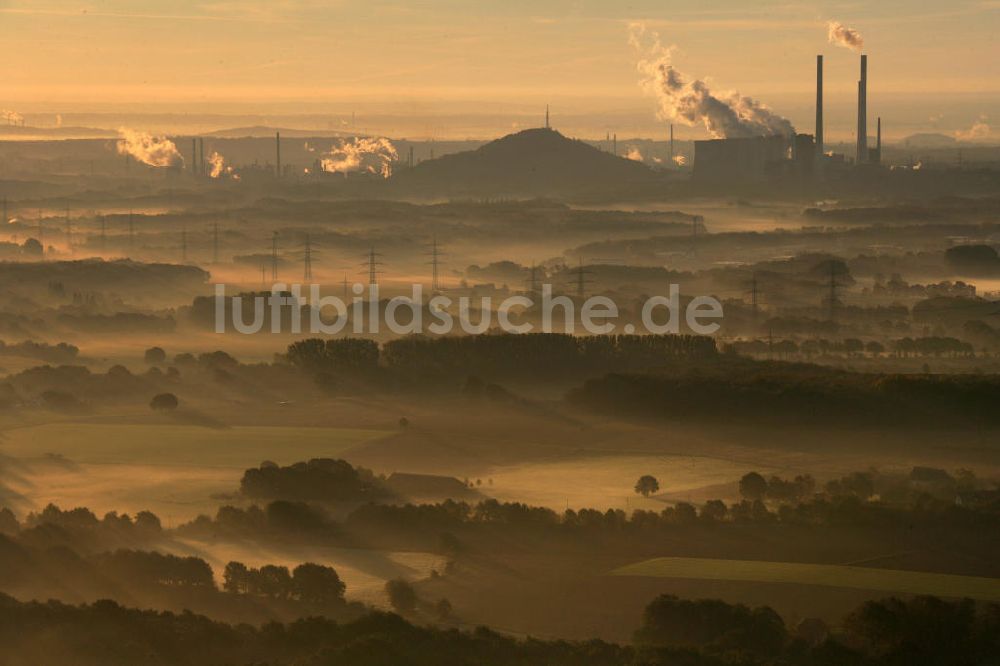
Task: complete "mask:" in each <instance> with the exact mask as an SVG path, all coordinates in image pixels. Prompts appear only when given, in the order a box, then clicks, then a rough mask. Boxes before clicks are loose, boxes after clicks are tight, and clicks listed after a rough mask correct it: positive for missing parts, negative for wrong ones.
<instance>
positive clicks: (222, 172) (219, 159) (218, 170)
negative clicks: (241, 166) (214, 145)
mask: <svg viewBox="0 0 1000 666" xmlns="http://www.w3.org/2000/svg"><path fill="white" fill-rule="evenodd" d="M208 164H209V166H210V167H211V168H210V169H209V171H208V175H209V176H211V177H212V178H222V177H223V176H231V175H232V174H233V167H231V166H229V165H227V164H226V158H225V157H223V156H222V155H220V154H219V152H218V151H216V150H213V151H212V154H211V155H209V156H208Z"/></svg>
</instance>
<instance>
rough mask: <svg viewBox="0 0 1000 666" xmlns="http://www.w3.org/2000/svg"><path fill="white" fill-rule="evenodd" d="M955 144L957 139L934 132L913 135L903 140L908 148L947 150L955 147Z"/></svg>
mask: <svg viewBox="0 0 1000 666" xmlns="http://www.w3.org/2000/svg"><path fill="white" fill-rule="evenodd" d="M955 143H956V140H955V137H953V136H948V135H947V134H937V133H933V132H925V133H922V134H911V135H910V136H908V137H906V138H905V139H903V145H904V146H906V147H908V148H910V147H913V148H947V147H949V146H954V145H955Z"/></svg>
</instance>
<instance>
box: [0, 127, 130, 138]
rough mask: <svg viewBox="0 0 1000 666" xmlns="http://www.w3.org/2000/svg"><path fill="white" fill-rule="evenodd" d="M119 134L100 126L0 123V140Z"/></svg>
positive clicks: (110, 136) (91, 136)
mask: <svg viewBox="0 0 1000 666" xmlns="http://www.w3.org/2000/svg"><path fill="white" fill-rule="evenodd" d="M117 136H118V132H117V131H115V130H113V129H102V128H100V127H30V126H28V127H20V126H19V125H0V141H50V140H62V139H111V138H115V137H117Z"/></svg>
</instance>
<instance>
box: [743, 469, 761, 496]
mask: <svg viewBox="0 0 1000 666" xmlns="http://www.w3.org/2000/svg"><path fill="white" fill-rule="evenodd" d="M766 494H767V480H766V479H765V478H764V477H763V476H761V475H760V474H758V473H757V472H750V473H748V474H744V475H743V478H742V479H740V495H742V496H743V497H744V498H746V499H748V500H759V499H763V498H764V496H765V495H766Z"/></svg>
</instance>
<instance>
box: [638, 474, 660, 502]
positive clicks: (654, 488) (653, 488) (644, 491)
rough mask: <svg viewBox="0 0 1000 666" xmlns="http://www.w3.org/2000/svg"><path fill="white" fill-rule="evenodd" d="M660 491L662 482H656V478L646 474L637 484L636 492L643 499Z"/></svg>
mask: <svg viewBox="0 0 1000 666" xmlns="http://www.w3.org/2000/svg"><path fill="white" fill-rule="evenodd" d="M659 490H660V482H659V481H657V480H656V477H655V476H650V475H649V474H644V475H642V476H640V477H639V480H638V481H636V482H635V492H636V493H638V494H639V495H642V496H643V497H649V496H650V495H652V494H653V493H655V492H658V491H659Z"/></svg>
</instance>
